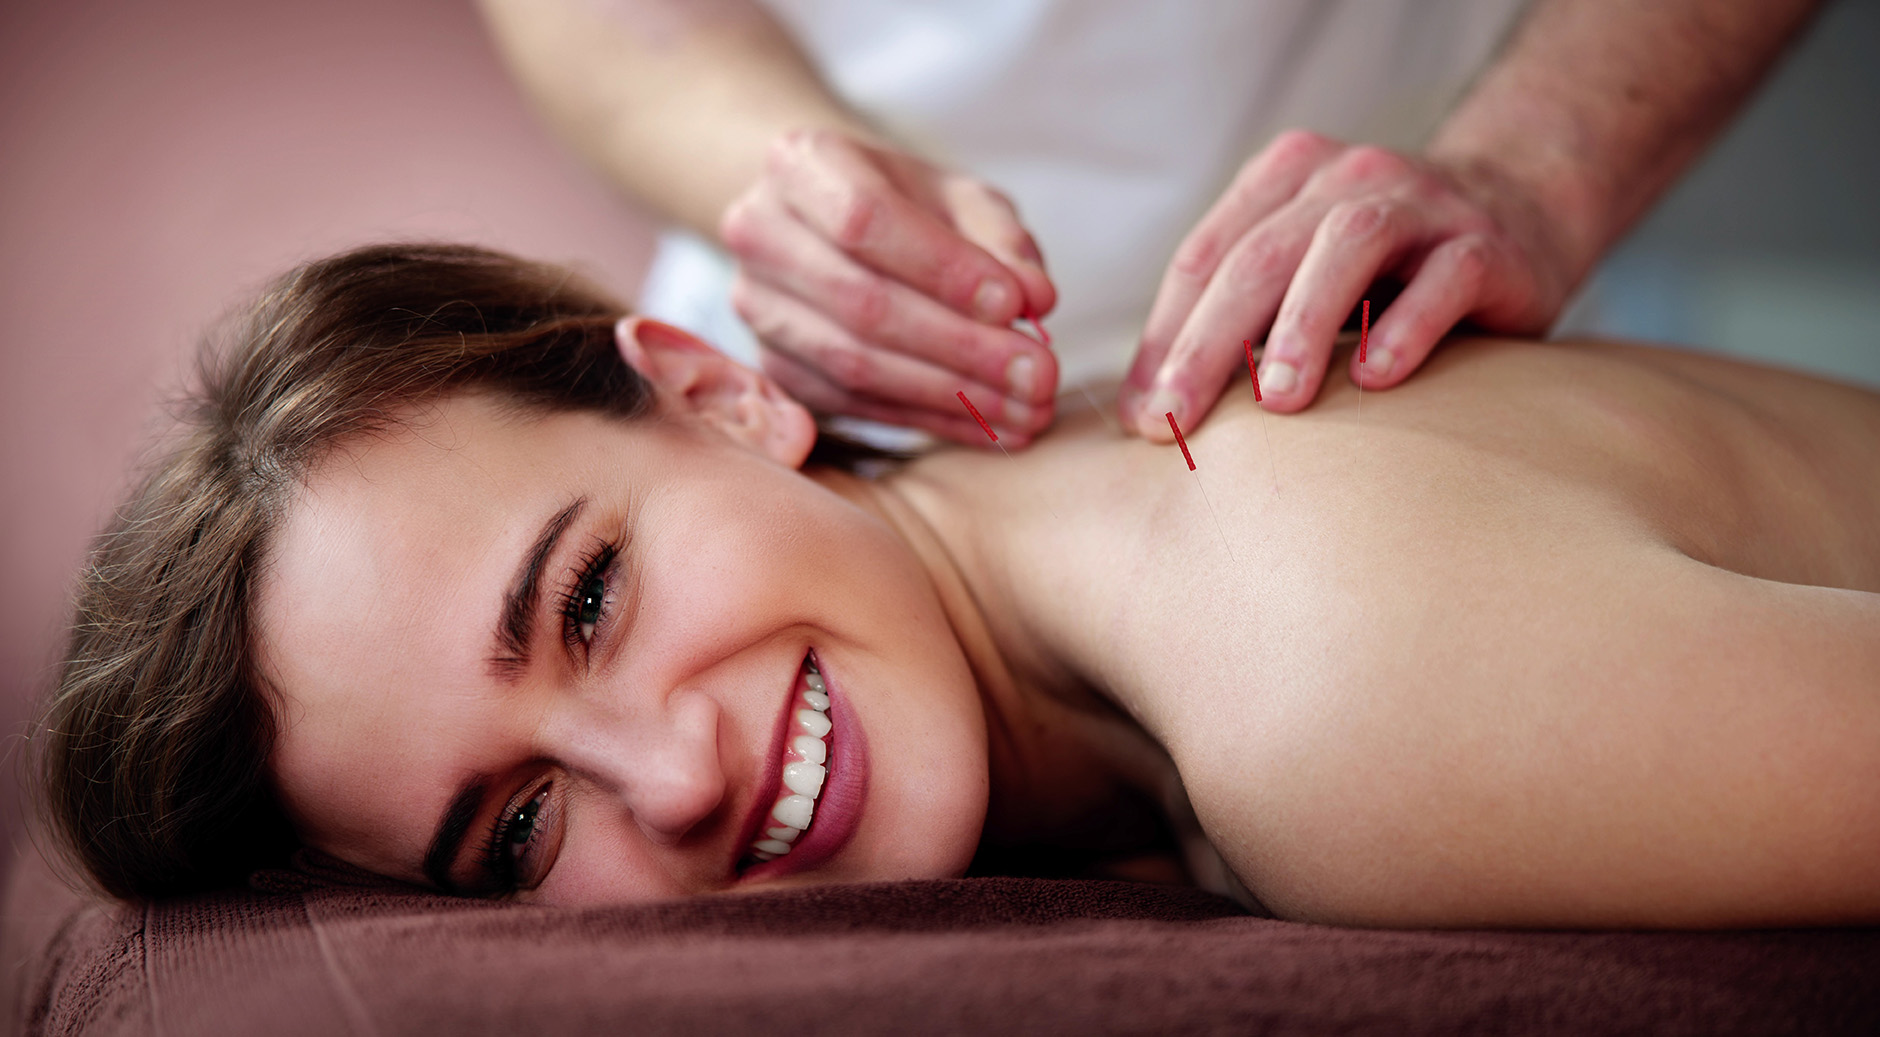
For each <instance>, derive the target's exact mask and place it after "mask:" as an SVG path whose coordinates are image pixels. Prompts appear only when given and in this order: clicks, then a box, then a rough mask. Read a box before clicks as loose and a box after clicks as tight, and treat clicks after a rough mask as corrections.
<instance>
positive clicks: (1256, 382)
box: [1197, 338, 1280, 497]
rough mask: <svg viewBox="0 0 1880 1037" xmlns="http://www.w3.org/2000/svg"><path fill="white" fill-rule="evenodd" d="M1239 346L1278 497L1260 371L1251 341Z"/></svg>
mask: <svg viewBox="0 0 1880 1037" xmlns="http://www.w3.org/2000/svg"><path fill="white" fill-rule="evenodd" d="M1240 344H1241V345H1242V346H1245V347H1246V349H1247V377H1249V378H1251V379H1253V402H1254V409H1255V410H1258V411H1259V412H1260V435H1262V436H1264V437H1266V463H1267V465H1268V466H1269V467H1271V468H1272V469H1273V496H1275V497H1278V496H1279V495H1280V492H1279V462H1278V461H1277V460H1275V459H1274V457H1273V434H1272V433H1270V432H1268V431H1267V430H1266V408H1265V407H1261V406H1260V405H1259V404H1260V402H1261V400H1262V399H1263V397H1261V395H1260V371H1259V368H1257V367H1255V366H1254V363H1253V340H1252V339H1250V338H1246V339H1241V340H1240ZM1197 478H1199V477H1198V476H1197Z"/></svg>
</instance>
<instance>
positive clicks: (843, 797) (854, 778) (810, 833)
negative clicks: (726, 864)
mask: <svg viewBox="0 0 1880 1037" xmlns="http://www.w3.org/2000/svg"><path fill="white" fill-rule="evenodd" d="M810 660H814V662H815V664H816V666H817V668H818V669H820V670H821V671H822V681H823V685H824V689H825V691H824V694H826V695H827V696H828V707H829V708H828V711H827V713H826V714H825V715H826V716H828V717H829V719H830V724H829V732H828V734H827V735H826V736H824V737H823V738H822V741H823V742H824V743H825V745H826V747H827V758H826V760H825V762H824V764H823V765H824V766H825V767H826V768H827V772H828V773H827V775H826V777H825V778H824V780H823V783H822V789H821V792H820V793H819V795H817V796H816V797H815V810H814V819H813V820H812V821H810V823H809V827H808V828H807V829H806V830H804V831H803V832H802V833H801V835H799V836H797V837H795V838H794V839H793V840H792V841H791V843H790V846H789V850H788V852H786V853H783V854H781V855H780V856H778V857H776V858H775V859H774V860H769V861H759V862H757V863H752V864H751V865H750V866H749V867H746V868H744V869H742V875H743V876H744V877H745V878H746V879H774V878H781V877H783V876H786V875H793V874H797V873H800V872H804V871H807V870H809V869H811V868H814V867H816V866H818V865H820V864H822V863H824V862H825V861H827V860H829V859H830V858H831V857H833V856H835V854H836V853H837V852H839V851H840V850H841V849H842V847H843V846H844V845H845V844H846V843H847V842H848V841H849V838H850V837H851V836H853V835H854V834H855V830H856V828H857V826H858V825H859V824H860V821H861V808H862V801H863V800H864V799H865V798H866V795H867V786H868V749H867V743H866V740H865V739H864V738H863V736H862V731H861V727H860V725H859V722H858V721H857V719H856V717H855V712H854V710H853V708H852V707H851V706H850V703H849V702H848V698H847V696H846V695H845V694H843V693H842V690H841V686H840V685H839V684H838V682H837V678H836V677H834V676H833V675H831V674H830V673H829V670H828V668H827V666H826V665H825V664H824V662H823V660H822V658H821V657H820V656H818V655H816V653H815V651H814V650H811V652H810V653H809V655H808V656H807V658H806V660H805V665H804V666H799V667H798V671H797V681H796V684H795V685H794V686H793V687H792V689H791V697H790V700H789V702H788V703H787V704H786V705H785V707H784V711H783V717H782V719H781V722H780V723H779V725H778V726H779V737H778V738H777V740H776V742H775V744H774V746H773V748H772V752H771V757H770V759H769V761H767V765H768V767H769V769H770V772H769V773H768V774H767V775H766V776H765V781H764V785H763V787H762V788H761V789H760V790H759V791H760V795H759V797H758V800H757V803H756V807H757V810H756V811H755V816H753V817H752V818H751V819H750V821H748V822H747V824H746V826H745V834H746V836H747V838H746V839H745V841H743V842H740V843H739V844H738V847H739V851H738V852H739V854H740V861H744V860H747V859H748V858H747V856H746V855H747V853H748V850H747V848H748V847H750V846H751V845H752V843H751V840H752V839H755V838H760V836H759V829H768V828H770V827H772V826H776V825H778V824H779V822H778V821H777V820H775V819H774V818H773V817H772V816H771V810H772V809H773V808H774V807H775V806H776V805H777V803H778V793H779V792H780V791H782V788H781V786H782V783H783V773H782V771H783V767H782V763H783V753H784V749H785V747H786V746H787V745H789V744H790V742H791V741H792V740H793V739H794V738H795V737H796V736H797V735H798V734H799V733H800V732H799V727H798V724H797V722H796V719H795V718H796V714H797V711H798V710H799V709H800V708H802V705H803V693H804V692H805V691H806V690H808V681H807V678H806V669H807V664H808V662H809V661H810Z"/></svg>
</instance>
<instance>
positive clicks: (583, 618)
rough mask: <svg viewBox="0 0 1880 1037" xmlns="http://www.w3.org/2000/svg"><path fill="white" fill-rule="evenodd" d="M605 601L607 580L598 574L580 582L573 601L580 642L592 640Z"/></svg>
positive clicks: (574, 617) (573, 617)
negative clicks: (579, 587)
mask: <svg viewBox="0 0 1880 1037" xmlns="http://www.w3.org/2000/svg"><path fill="white" fill-rule="evenodd" d="M606 603H607V581H606V580H603V579H601V578H600V577H599V576H590V577H588V578H587V580H586V581H584V582H583V583H582V584H581V589H580V590H579V591H577V592H576V595H575V601H574V615H573V616H572V617H570V618H572V619H573V620H574V624H575V628H576V629H577V630H578V631H580V634H581V643H582V644H587V643H588V642H590V641H592V640H594V628H595V627H596V626H599V625H600V621H601V607H602V606H603V605H605V604H606Z"/></svg>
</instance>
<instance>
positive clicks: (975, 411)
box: [954, 389, 1064, 522]
mask: <svg viewBox="0 0 1880 1037" xmlns="http://www.w3.org/2000/svg"><path fill="white" fill-rule="evenodd" d="M954 395H956V396H958V397H959V398H960V402H961V403H963V404H965V405H966V411H967V413H969V414H971V415H972V416H973V420H974V421H977V422H979V427H980V428H982V429H985V431H986V435H988V436H991V437H992V445H993V446H996V447H998V448H999V452H1000V453H1002V454H1004V455H1005V456H1006V458H1007V459H1008V460H1010V461H1011V462H1012V463H1013V464H1017V463H1018V458H1016V457H1013V456H1012V452H1011V451H1010V450H1007V449H1005V444H1004V443H1001V442H999V434H998V433H997V432H994V431H992V426H991V425H988V424H986V419H985V418H983V417H981V416H980V414H979V408H978V407H975V406H973V401H971V400H969V399H967V398H966V390H964V389H961V390H960V391H959V392H958V393H955V394H954ZM1044 506H1045V509H1046V510H1048V511H1050V512H1051V517H1052V518H1055V519H1057V520H1058V521H1059V522H1062V521H1064V517H1063V516H1061V515H1059V514H1058V513H1057V509H1056V508H1053V507H1051V502H1050V501H1045V503H1044Z"/></svg>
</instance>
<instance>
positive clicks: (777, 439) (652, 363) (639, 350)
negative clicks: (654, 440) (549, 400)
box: [614, 317, 816, 468]
mask: <svg viewBox="0 0 1880 1037" xmlns="http://www.w3.org/2000/svg"><path fill="white" fill-rule="evenodd" d="M614 339H615V341H616V342H618V343H619V345H620V355H621V356H623V357H625V358H626V361H627V363H629V364H632V365H633V368H634V370H637V371H639V372H640V374H642V375H644V376H646V378H647V380H648V381H650V382H652V383H653V384H654V386H656V387H657V388H658V390H659V396H660V404H661V406H665V407H672V408H675V409H677V410H679V411H680V412H682V413H685V414H689V415H692V416H694V417H697V418H698V419H700V420H701V421H703V422H705V424H707V425H709V426H711V427H713V428H716V429H717V430H718V431H719V432H721V433H723V434H724V435H725V436H726V437H727V438H729V439H731V440H732V441H733V442H735V443H738V444H740V445H742V446H744V447H747V448H749V449H751V450H755V451H757V452H758V453H761V454H763V455H765V456H766V457H769V458H770V459H772V460H774V461H776V462H777V463H778V464H783V465H788V466H789V467H791V468H801V467H803V460H804V459H805V458H807V457H808V456H809V451H810V448H811V447H813V446H815V445H816V419H814V418H812V417H810V413H809V411H808V410H807V409H806V408H805V407H804V406H803V405H802V404H800V403H798V402H796V400H794V399H792V398H791V397H790V395H789V394H788V393H786V392H784V391H783V390H782V389H781V388H779V387H778V385H777V383H776V382H773V381H771V380H770V377H769V376H768V375H766V374H764V373H763V372H762V371H753V370H752V369H750V368H748V367H745V366H744V365H743V364H740V363H738V362H737V361H736V360H733V359H731V358H730V357H728V356H726V355H724V354H723V353H720V352H719V351H718V350H716V349H713V348H712V347H711V345H710V344H708V343H706V342H705V341H704V340H703V339H700V338H698V337H697V336H695V335H693V334H692V333H691V332H688V331H686V330H684V329H682V328H675V327H673V326H672V325H670V324H666V323H663V322H661V321H656V320H652V319H649V318H646V317H626V318H623V319H622V320H621V321H620V323H618V324H616V325H614Z"/></svg>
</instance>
